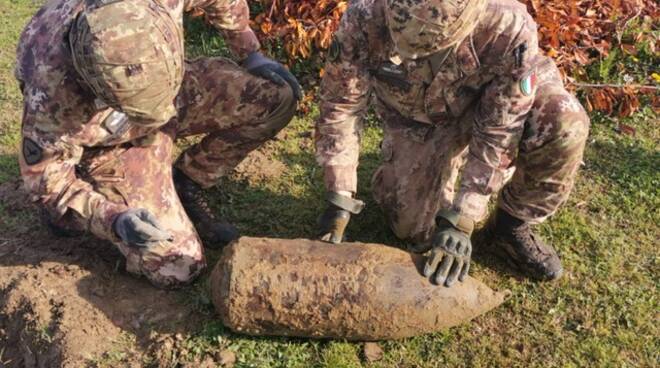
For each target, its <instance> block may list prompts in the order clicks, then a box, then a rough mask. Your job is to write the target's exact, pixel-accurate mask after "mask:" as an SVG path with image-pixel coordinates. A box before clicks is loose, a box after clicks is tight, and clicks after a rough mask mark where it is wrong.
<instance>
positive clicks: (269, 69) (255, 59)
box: [243, 51, 302, 101]
mask: <svg viewBox="0 0 660 368" xmlns="http://www.w3.org/2000/svg"><path fill="white" fill-rule="evenodd" d="M243 67H245V69H247V71H248V72H250V73H251V74H254V75H256V76H257V77H260V78H264V79H267V80H269V81H271V82H273V83H275V84H277V85H278V86H283V85H285V84H288V85H289V86H290V87H291V89H292V90H293V96H294V97H295V98H296V100H298V101H300V99H301V98H302V88H301V87H300V84H299V83H298V80H297V79H296V77H294V76H293V74H291V72H289V71H288V70H287V69H286V68H285V67H284V66H282V64H280V63H278V62H277V61H275V60H273V59H270V58H267V57H265V56H264V55H263V54H262V53H260V52H258V51H255V52H253V53H251V54H250V55H248V57H247V58H246V59H245V61H244V62H243Z"/></svg>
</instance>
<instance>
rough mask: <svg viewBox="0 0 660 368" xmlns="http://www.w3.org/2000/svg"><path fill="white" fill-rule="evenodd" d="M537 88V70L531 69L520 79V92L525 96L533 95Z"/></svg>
mask: <svg viewBox="0 0 660 368" xmlns="http://www.w3.org/2000/svg"><path fill="white" fill-rule="evenodd" d="M535 88H536V71H535V70H533V71H531V72H530V73H529V74H528V75H527V76H526V77H525V78H523V79H522V80H521V81H520V92H522V94H523V95H525V96H531V95H532V93H534V89H535Z"/></svg>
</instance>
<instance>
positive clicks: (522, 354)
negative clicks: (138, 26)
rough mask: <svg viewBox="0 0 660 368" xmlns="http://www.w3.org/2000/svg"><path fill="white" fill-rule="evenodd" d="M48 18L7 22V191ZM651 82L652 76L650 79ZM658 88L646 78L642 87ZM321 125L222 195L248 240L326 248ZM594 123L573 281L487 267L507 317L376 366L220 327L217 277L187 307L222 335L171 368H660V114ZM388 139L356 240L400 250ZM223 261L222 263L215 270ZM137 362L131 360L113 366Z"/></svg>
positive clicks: (579, 194) (391, 346) (569, 223)
mask: <svg viewBox="0 0 660 368" xmlns="http://www.w3.org/2000/svg"><path fill="white" fill-rule="evenodd" d="M34 10H35V7H34V5H32V3H31V2H29V1H9V0H0V13H1V14H8V15H9V16H3V17H0V109H1V110H2V114H1V115H0V134H1V135H0V183H2V182H5V181H7V180H9V179H10V178H15V177H16V176H17V173H18V172H17V165H16V143H17V142H18V131H19V126H20V112H21V106H20V96H19V93H18V89H17V87H16V85H15V83H14V81H13V78H12V68H13V58H14V49H15V44H16V40H17V37H18V35H19V32H20V30H21V29H22V26H23V24H24V23H25V22H26V21H27V19H28V18H29V16H30V14H31V13H32V12H33V11H34ZM188 23H189V25H190V27H191V29H192V30H193V31H192V32H189V33H188V52H189V54H190V55H191V56H199V55H226V50H225V49H224V44H223V43H222V42H221V40H219V39H218V38H217V37H215V36H213V35H212V33H211V31H210V30H209V29H208V28H206V27H204V26H202V25H201V24H200V23H199V22H198V21H192V22H188ZM644 55H646V54H644ZM646 57H647V58H646V59H644V60H642V61H641V62H640V65H642V64H643V65H654V64H655V65H656V67H657V58H655V59H652V60H650V61H649V58H652V56H649V55H646ZM627 60H628V59H625V58H623V57H622V58H619V59H614V58H613V59H612V60H610V59H608V60H606V63H608V65H602V66H599V67H595V69H594V71H595V73H596V76H599V77H600V78H602V79H603V80H605V79H607V80H610V79H612V76H613V73H612V72H610V70H611V69H612V68H613V66H615V65H619V64H620V63H628V62H630V63H632V61H627ZM617 68H618V67H617ZM617 70H618V69H617ZM629 70H630V71H631V73H633V72H635V70H636V67H635V66H634V65H630V68H629ZM640 70H642V71H643V72H644V73H646V72H647V71H648V68H647V67H646V66H644V67H642V68H640ZM595 78H596V77H595ZM645 78H646V77H645V76H642V75H639V78H638V80H640V81H641V80H645ZM317 114H318V111H317V110H316V109H315V108H314V107H312V109H311V112H310V114H308V115H307V116H304V117H299V118H297V119H295V120H294V121H293V122H292V123H291V125H290V126H289V127H288V128H287V129H286V130H285V139H282V140H279V141H276V142H271V143H269V144H268V145H267V149H268V150H269V152H271V154H272V155H273V157H274V158H276V159H278V160H280V161H282V162H283V163H284V164H285V165H286V168H287V169H286V171H285V172H284V174H283V175H281V176H278V177H276V178H271V179H268V180H265V181H257V182H244V181H240V180H237V179H236V178H231V177H230V178H226V179H224V180H223V181H222V182H221V183H220V184H219V185H218V186H217V187H216V188H215V189H212V190H210V191H209V193H208V195H209V198H210V199H211V200H212V203H213V206H214V208H215V209H216V210H217V211H220V212H222V213H223V214H225V215H226V216H227V217H228V218H230V219H231V220H232V221H234V222H235V223H236V225H237V226H238V227H239V228H240V230H241V231H242V232H243V234H245V235H254V236H276V237H291V238H293V237H309V236H311V235H313V233H314V226H315V221H316V216H317V215H318V214H319V212H320V210H321V209H322V208H323V206H324V204H323V201H322V195H323V189H322V184H321V172H320V170H319V169H318V167H317V166H316V164H315V162H314V157H313V142H312V139H311V137H310V135H309V132H310V130H311V129H312V126H313V121H314V118H315V116H316V115H317ZM592 119H593V129H592V133H591V137H590V139H589V146H588V148H587V152H586V156H585V165H584V168H583V170H582V172H581V175H580V177H579V179H578V181H577V185H576V188H575V191H574V194H573V195H572V196H571V198H570V200H569V202H568V203H567V204H566V205H565V206H564V207H563V209H562V210H561V211H560V212H559V213H558V214H557V216H555V217H554V218H552V219H551V220H550V221H548V222H547V223H545V224H543V225H542V226H541V227H540V232H541V233H542V234H543V235H544V236H545V238H546V239H547V240H548V241H550V242H551V243H552V244H554V246H555V247H556V248H557V249H558V251H559V253H560V254H561V256H562V259H563V262H564V266H565V268H566V270H567V274H566V276H565V277H564V278H563V279H562V280H560V281H558V282H556V283H552V284H547V283H535V282H531V281H528V280H525V279H521V278H520V277H519V276H517V275H516V274H512V273H509V271H508V269H507V268H506V266H504V265H503V264H500V263H497V262H492V261H482V262H478V263H477V264H476V265H475V267H474V271H473V272H472V274H473V275H474V276H475V277H477V278H479V279H481V280H483V281H485V282H486V283H487V284H489V285H491V286H492V287H496V288H501V289H504V288H507V289H510V290H511V291H512V296H511V298H510V299H509V301H508V302H507V303H506V304H504V305H503V306H501V307H500V308H498V309H497V310H495V311H493V312H492V313H489V314H487V315H485V316H482V317H480V318H478V319H476V320H475V321H474V322H473V323H470V324H468V325H464V326H461V327H458V328H454V329H451V330H449V331H446V332H442V333H438V334H434V335H431V336H423V337H416V338H410V339H406V340H402V341H393V342H383V343H381V344H380V345H381V347H382V348H383V349H384V351H385V356H384V358H383V360H382V361H379V362H375V363H371V364H368V363H365V361H364V359H363V357H362V353H361V350H362V346H361V344H354V343H347V342H342V341H310V340H303V339H285V338H246V337H242V336H239V335H235V334H232V333H230V332H229V331H228V330H227V329H226V328H224V327H223V326H222V324H221V323H220V322H218V321H215V320H213V318H212V317H211V316H212V314H213V311H212V306H211V304H210V301H209V296H208V291H207V290H208V287H207V280H206V278H205V277H203V278H202V279H201V280H200V281H198V282H197V283H196V284H195V285H194V286H192V287H191V288H189V289H188V290H187V291H186V292H185V293H184V295H185V298H183V300H182V303H190V304H191V305H194V306H195V309H196V310H198V312H199V313H202V314H204V315H208V316H209V323H208V324H206V325H205V327H204V328H203V329H201V330H200V331H197V332H195V333H193V334H191V335H188V336H184V340H183V341H182V342H181V344H180V347H179V350H178V351H177V352H176V353H175V354H173V355H172V357H171V362H172V366H175V365H176V363H177V362H186V361H192V360H194V359H196V358H199V357H203V356H204V355H207V354H210V355H212V354H214V353H215V352H217V351H218V350H220V349H226V348H229V349H231V350H233V351H235V352H236V354H237V357H238V362H237V366H238V367H364V366H370V367H418V366H421V367H439V366H469V367H493V366H501V367H529V366H534V367H653V366H658V362H659V359H660V354H659V353H658V352H660V334H659V331H658V328H657V324H658V317H659V316H660V315H659V314H658V311H660V306H659V304H658V295H659V294H658V291H659V290H658V289H659V285H660V282H659V281H660V280H659V271H660V269H659V265H658V254H659V253H658V251H657V249H658V248H657V245H658V239H660V231H659V227H658V224H660V197H659V193H658V188H660V151H659V149H658V148H659V147H658V142H659V141H660V140H659V137H660V125H659V124H658V119H657V115H655V114H654V112H653V111H652V110H651V109H650V108H645V109H643V111H641V112H640V113H638V114H636V115H635V116H633V117H631V118H627V119H624V120H623V121H619V120H617V119H612V118H607V117H603V116H599V115H598V114H593V115H592ZM620 122H623V123H625V124H627V125H630V126H632V127H634V128H635V129H636V132H637V134H636V136H634V137H631V136H627V135H622V134H619V133H617V132H616V127H617V126H618V124H619V123H620ZM380 137H381V133H380V130H379V128H378V125H377V123H376V122H374V121H370V122H369V123H368V124H367V126H366V130H365V135H364V142H363V143H364V144H363V148H362V161H361V167H360V193H359V196H360V197H361V198H363V199H365V200H366V201H367V203H368V207H367V209H366V210H365V212H364V213H363V214H362V215H360V216H358V217H356V218H355V219H354V221H353V222H352V223H351V225H350V229H349V231H350V234H351V236H352V238H353V239H355V240H360V241H370V242H371V241H373V242H383V243H396V240H395V239H394V238H393V236H392V235H391V233H390V232H389V231H388V230H387V229H386V228H385V225H384V222H383V218H382V213H381V212H380V210H379V209H378V207H377V206H376V205H375V204H374V203H373V201H372V200H371V195H370V187H369V179H370V175H371V173H372V172H373V170H374V169H375V168H376V167H377V165H378V156H379V153H378V144H379V141H380ZM0 216H1V217H0V219H2V220H3V221H2V222H6V221H8V217H9V216H10V215H9V214H8V213H7V212H6V211H5V210H4V209H3V206H0ZM218 255H219V253H218V252H217V251H216V252H209V259H210V261H211V262H212V261H213V260H215V259H217V257H218ZM127 340H128V341H130V340H131V339H127ZM125 355H126V354H124V353H123V352H122V351H120V350H118V351H116V352H113V353H111V354H108V356H107V357H106V360H104V361H103V362H105V364H107V365H113V364H112V363H113V361H121V360H122V359H123V357H124V356H125ZM148 362H149V358H147V361H146V362H145V363H148Z"/></svg>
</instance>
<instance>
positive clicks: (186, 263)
mask: <svg viewBox="0 0 660 368" xmlns="http://www.w3.org/2000/svg"><path fill="white" fill-rule="evenodd" d="M205 266H206V264H205V262H204V260H203V259H193V258H192V257H189V256H181V257H180V258H179V259H177V260H173V261H170V262H165V263H163V264H162V265H160V267H159V268H158V269H157V270H144V271H143V274H144V275H145V276H146V277H147V279H149V281H150V282H151V283H152V284H153V285H154V286H156V287H158V288H161V289H177V288H180V287H183V286H186V285H189V284H190V283H191V282H193V281H195V279H196V278H197V276H199V274H200V273H201V272H202V270H204V268H205Z"/></svg>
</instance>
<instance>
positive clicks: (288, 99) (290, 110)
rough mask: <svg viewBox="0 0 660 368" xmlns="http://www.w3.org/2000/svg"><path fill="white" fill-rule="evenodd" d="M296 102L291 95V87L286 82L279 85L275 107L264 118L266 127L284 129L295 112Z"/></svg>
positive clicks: (277, 129) (276, 129)
mask: <svg viewBox="0 0 660 368" xmlns="http://www.w3.org/2000/svg"><path fill="white" fill-rule="evenodd" d="M297 102H298V101H297V100H296V98H295V97H294V95H293V89H292V88H291V87H290V86H289V85H288V84H287V85H284V86H281V87H279V88H278V93H277V101H276V105H275V106H276V107H275V109H273V110H272V112H271V113H270V114H269V115H268V118H267V119H266V125H267V127H268V129H270V130H275V131H280V130H282V129H284V127H286V126H287V125H288V124H289V122H290V121H291V119H293V116H294V114H295V113H296V107H297V105H298V104H297Z"/></svg>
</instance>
